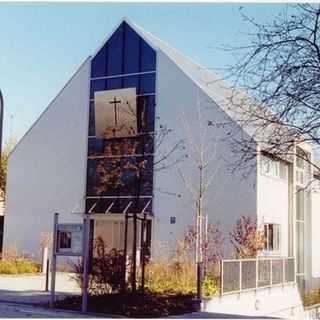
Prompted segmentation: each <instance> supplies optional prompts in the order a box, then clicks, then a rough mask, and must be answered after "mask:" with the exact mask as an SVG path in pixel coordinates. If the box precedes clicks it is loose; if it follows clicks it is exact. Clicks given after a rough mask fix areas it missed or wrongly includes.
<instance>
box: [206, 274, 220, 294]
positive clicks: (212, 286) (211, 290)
mask: <svg viewBox="0 0 320 320" xmlns="http://www.w3.org/2000/svg"><path fill="white" fill-rule="evenodd" d="M202 291H203V292H202V293H203V296H204V297H208V298H209V297H214V296H217V295H218V294H219V293H220V289H219V286H218V282H217V280H216V279H212V278H210V277H206V278H205V279H204V280H203V283H202Z"/></svg>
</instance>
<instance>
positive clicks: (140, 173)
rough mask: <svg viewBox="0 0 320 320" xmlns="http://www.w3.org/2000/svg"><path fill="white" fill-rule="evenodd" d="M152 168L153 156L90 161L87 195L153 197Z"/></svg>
mask: <svg viewBox="0 0 320 320" xmlns="http://www.w3.org/2000/svg"><path fill="white" fill-rule="evenodd" d="M138 168H140V169H139V170H138ZM141 168H142V169H141ZM152 168H153V156H141V157H136V156H132V157H129V156H127V157H114V158H102V159H88V174H87V183H88V189H87V195H88V196H117V195H118V196H119V195H124V196H128V195H130V196H138V195H148V196H151V195H152V181H153V178H152V177H153V174H152Z"/></svg>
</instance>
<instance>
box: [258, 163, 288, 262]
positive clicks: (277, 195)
mask: <svg viewBox="0 0 320 320" xmlns="http://www.w3.org/2000/svg"><path fill="white" fill-rule="evenodd" d="M257 177H258V192H257V199H258V200H257V208H258V225H259V226H261V225H262V224H263V223H275V224H280V255H282V256H288V228H289V220H288V219H289V216H288V214H289V206H288V203H289V200H288V199H289V193H288V192H289V191H288V188H289V184H288V179H286V180H283V179H280V178H275V177H270V176H267V175H265V174H262V173H261V170H260V165H259V170H258V175H257Z"/></svg>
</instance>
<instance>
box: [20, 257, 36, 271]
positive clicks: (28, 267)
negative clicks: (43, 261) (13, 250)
mask: <svg viewBox="0 0 320 320" xmlns="http://www.w3.org/2000/svg"><path fill="white" fill-rule="evenodd" d="M15 264H16V268H17V273H37V272H39V270H40V266H39V264H37V263H35V262H33V261H30V260H26V259H23V260H18V261H16V263H15Z"/></svg>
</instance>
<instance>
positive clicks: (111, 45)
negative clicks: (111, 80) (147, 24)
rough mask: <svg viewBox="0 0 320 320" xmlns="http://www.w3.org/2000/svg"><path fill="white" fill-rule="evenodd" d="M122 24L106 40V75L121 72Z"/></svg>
mask: <svg viewBox="0 0 320 320" xmlns="http://www.w3.org/2000/svg"><path fill="white" fill-rule="evenodd" d="M122 49H123V24H122V25H121V26H120V27H119V28H118V30H117V31H116V32H115V33H114V34H113V35H112V36H111V38H110V39H109V41H108V67H107V70H108V74H107V75H108V76H111V75H117V74H123V65H122V60H123V59H122Z"/></svg>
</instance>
